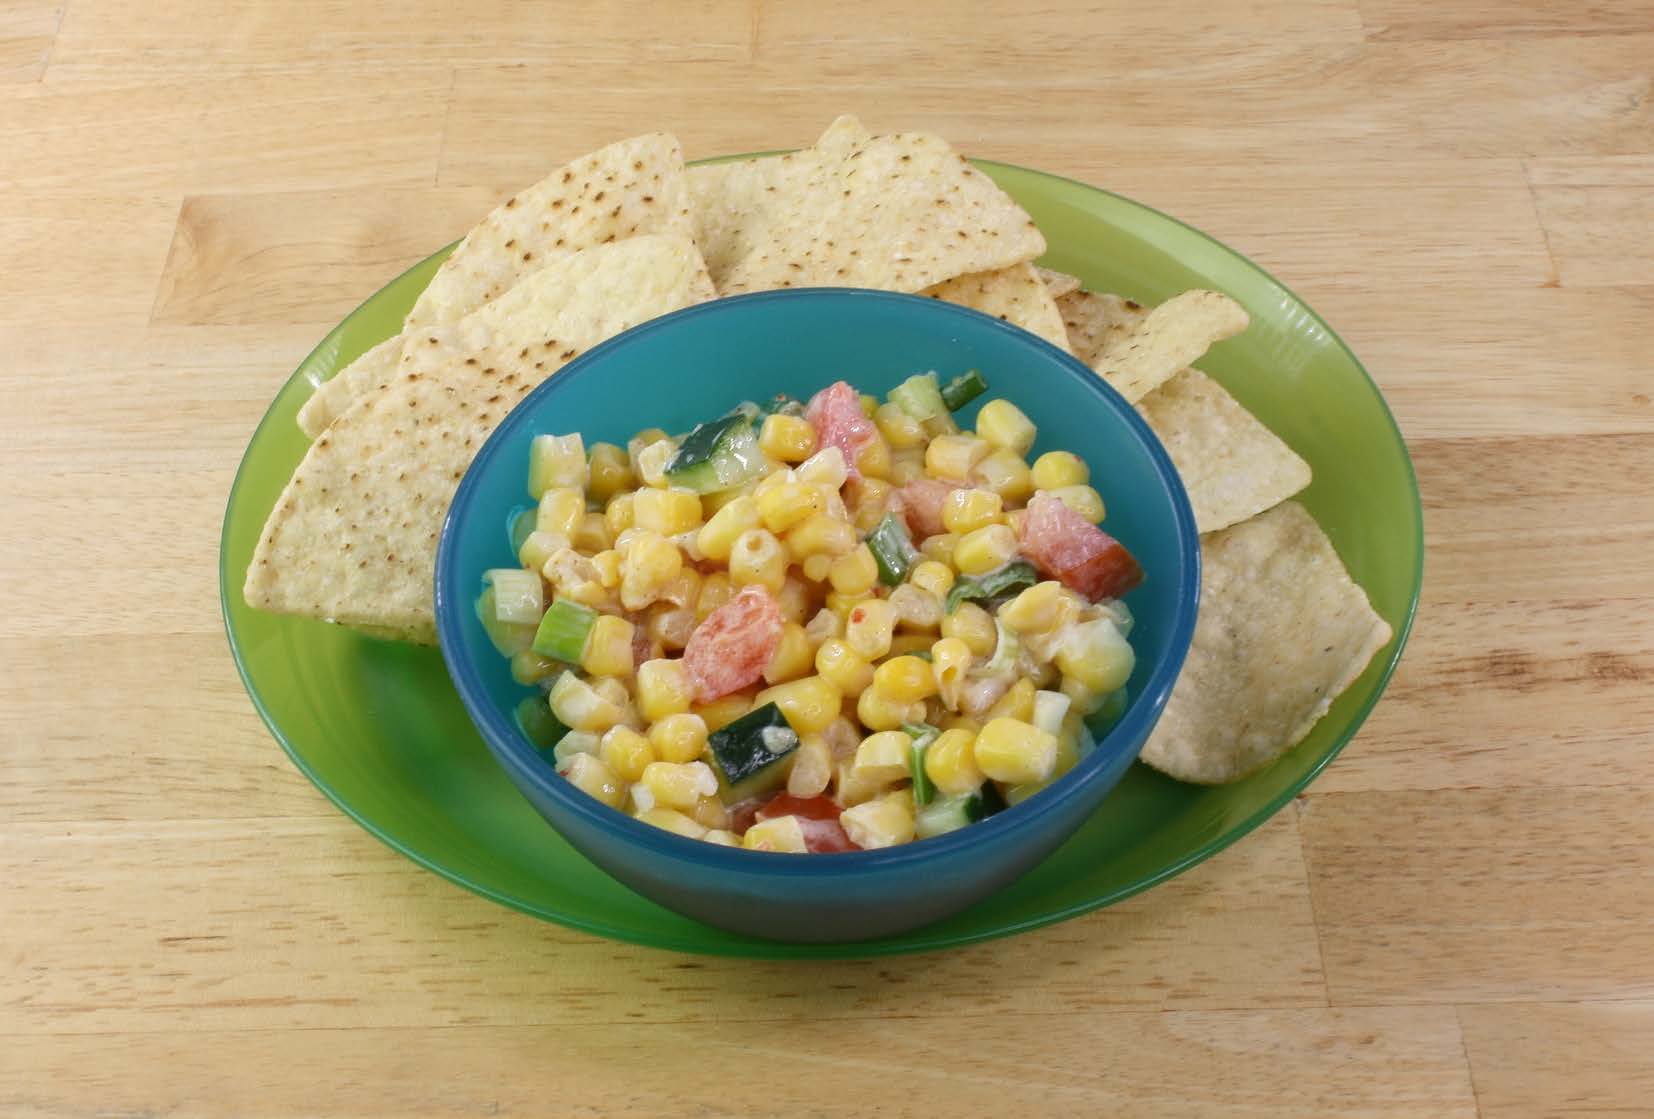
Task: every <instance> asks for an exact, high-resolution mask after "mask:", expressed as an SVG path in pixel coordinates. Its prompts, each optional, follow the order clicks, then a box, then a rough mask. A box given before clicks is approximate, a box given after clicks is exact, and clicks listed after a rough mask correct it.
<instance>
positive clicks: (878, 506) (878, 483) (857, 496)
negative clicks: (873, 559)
mask: <svg viewBox="0 0 1654 1119" xmlns="http://www.w3.org/2000/svg"><path fill="white" fill-rule="evenodd" d="M893 488H894V487H892V486H891V484H890V483H889V482H887V481H885V480H884V479H883V478H860V479H857V481H856V483H855V485H854V486H852V487H850V488H849V489H847V490H846V491H845V493H846V503H847V504H848V505H849V508H850V523H851V524H852V525H853V526H854V528H855V530H856V531H857V532H860V533H868V532H872V531H873V530H874V529H875V528H877V527H878V526H879V522H880V521H882V520H884V515H885V514H886V513H887V512H889V511H890V494H891V490H892V489H893Z"/></svg>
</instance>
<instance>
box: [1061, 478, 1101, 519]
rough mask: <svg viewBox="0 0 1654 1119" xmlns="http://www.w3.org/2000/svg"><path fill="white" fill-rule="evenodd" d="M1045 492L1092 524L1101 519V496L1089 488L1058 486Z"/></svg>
mask: <svg viewBox="0 0 1654 1119" xmlns="http://www.w3.org/2000/svg"><path fill="white" fill-rule="evenodd" d="M1047 492H1048V493H1050V495H1051V496H1052V497H1054V498H1056V499H1057V500H1058V501H1061V502H1062V503H1063V504H1064V505H1066V506H1068V507H1069V508H1070V509H1072V510H1074V512H1076V513H1078V514H1079V515H1080V516H1082V517H1084V518H1085V519H1086V520H1088V521H1090V522H1091V523H1092V524H1096V523H1097V522H1098V521H1100V520H1102V519H1103V512H1104V510H1103V495H1102V494H1100V493H1098V492H1097V491H1096V490H1094V489H1092V488H1091V487H1090V486H1058V487H1057V488H1056V489H1054V490H1048V491H1047Z"/></svg>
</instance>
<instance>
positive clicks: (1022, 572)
mask: <svg viewBox="0 0 1654 1119" xmlns="http://www.w3.org/2000/svg"><path fill="white" fill-rule="evenodd" d="M1037 582H1039V572H1037V571H1035V570H1034V566H1033V564H1031V563H1027V562H1025V561H1023V560H1016V561H1014V562H1012V563H1008V564H1006V565H1005V566H1004V567H1002V568H1000V569H999V570H998V571H990V572H989V573H988V574H986V575H966V576H964V577H962V578H960V579H959V580H957V581H956V582H955V583H954V584H953V586H952V587H951V588H949V590H948V597H947V599H946V600H945V602H944V603H943V609H945V610H946V611H947V612H948V613H949V614H951V613H953V612H954V611H955V610H957V609H959V604H960V603H961V602H964V601H965V600H966V599H975V598H993V597H994V596H995V595H1001V594H1004V593H1005V592H1006V591H1008V590H1010V589H1012V588H1013V587H1031V586H1033V585H1034V584H1035V583H1037Z"/></svg>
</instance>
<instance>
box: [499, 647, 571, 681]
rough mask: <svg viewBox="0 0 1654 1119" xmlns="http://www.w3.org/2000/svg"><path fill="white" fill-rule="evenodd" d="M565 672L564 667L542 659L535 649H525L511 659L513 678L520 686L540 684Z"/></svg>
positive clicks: (558, 663) (545, 658)
mask: <svg viewBox="0 0 1654 1119" xmlns="http://www.w3.org/2000/svg"><path fill="white" fill-rule="evenodd" d="M561 671H563V665H562V664H561V663H560V662H558V661H554V660H551V659H549V658H547V657H542V656H541V655H540V654H539V653H536V652H535V651H534V650H533V649H524V650H522V651H521V652H519V653H514V654H512V657H511V678H512V679H513V680H515V681H517V683H519V684H538V683H539V682H540V681H541V680H549V679H551V678H552V676H554V675H556V674H557V673H559V672H561Z"/></svg>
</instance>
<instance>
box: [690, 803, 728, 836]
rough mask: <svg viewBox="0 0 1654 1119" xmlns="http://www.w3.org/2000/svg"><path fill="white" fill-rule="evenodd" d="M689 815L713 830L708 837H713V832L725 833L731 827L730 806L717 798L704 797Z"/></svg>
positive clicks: (708, 833)
mask: <svg viewBox="0 0 1654 1119" xmlns="http://www.w3.org/2000/svg"><path fill="white" fill-rule="evenodd" d="M689 815H690V816H691V817H692V818H693V819H694V821H695V822H696V823H697V824H700V825H702V826H703V827H706V828H709V829H711V830H710V831H708V832H707V835H711V834H712V831H723V830H725V829H727V828H728V827H729V806H728V805H726V804H725V803H724V802H723V801H722V800H720V799H719V798H718V797H716V796H704V797H702V798H701V799H700V800H697V801H696V802H695V807H694V808H692V809H690V811H689ZM701 838H702V839H705V838H706V836H705V835H703V836H701Z"/></svg>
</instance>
